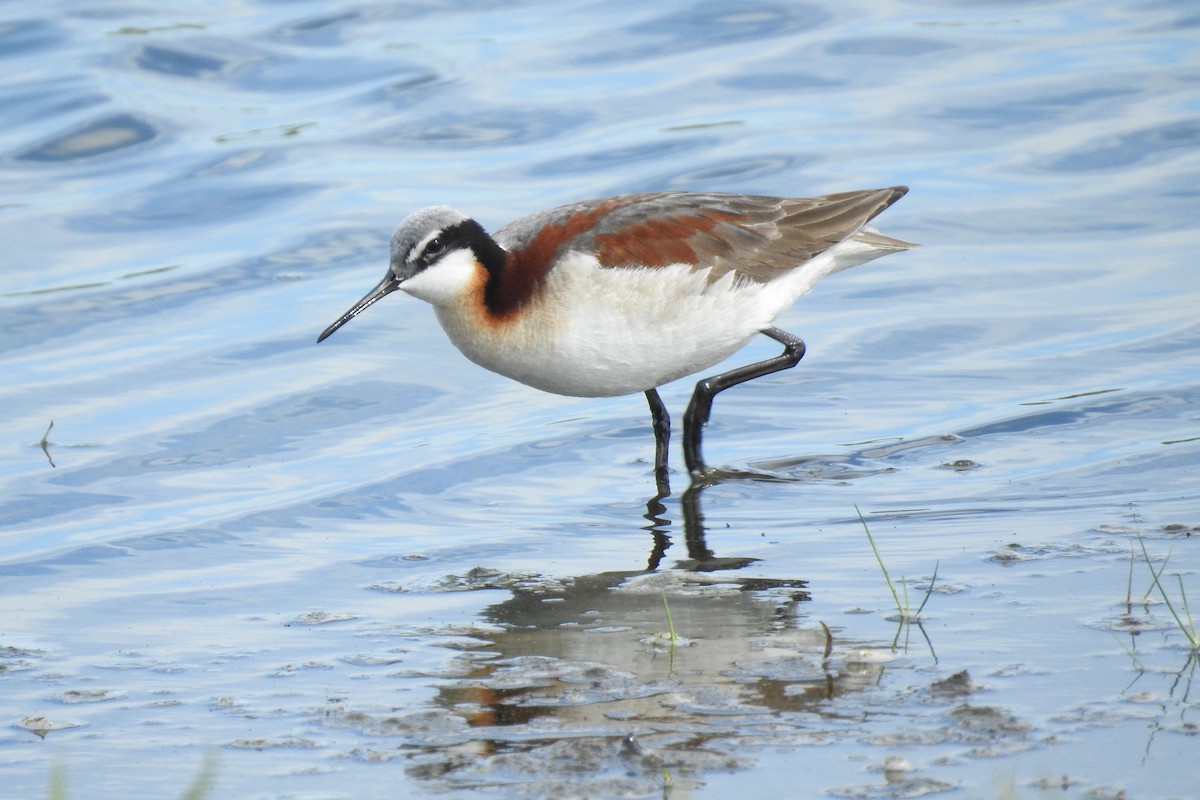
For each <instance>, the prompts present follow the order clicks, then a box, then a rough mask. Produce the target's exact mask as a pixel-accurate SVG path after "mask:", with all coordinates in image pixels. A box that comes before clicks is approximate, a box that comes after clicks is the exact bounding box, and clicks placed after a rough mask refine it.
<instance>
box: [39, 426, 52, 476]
mask: <svg viewBox="0 0 1200 800" xmlns="http://www.w3.org/2000/svg"><path fill="white" fill-rule="evenodd" d="M53 427H54V420H50V424H49V425H47V426H46V432H45V433H43V434H42V440H41V441H40V442H38V444H40V445H41V446H42V452H43V453H45V454H46V460H47V461H49V462H50V466H51V467H57V465H56V464H55V463H54V459H53V458H51V457H50V448H49V444H50V442H49V440H48V439H47V437H48V436H49V435H50V430H51V428H53Z"/></svg>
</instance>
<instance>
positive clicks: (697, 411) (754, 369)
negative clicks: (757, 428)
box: [651, 328, 804, 475]
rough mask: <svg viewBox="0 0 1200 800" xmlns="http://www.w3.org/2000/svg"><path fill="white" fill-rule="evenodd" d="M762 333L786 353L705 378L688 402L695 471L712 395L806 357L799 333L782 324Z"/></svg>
mask: <svg viewBox="0 0 1200 800" xmlns="http://www.w3.org/2000/svg"><path fill="white" fill-rule="evenodd" d="M762 333H765V334H766V335H767V336H770V337H771V338H772V339H774V340H775V341H777V342H779V343H780V344H782V345H783V353H781V354H780V355H777V356H775V358H768V359H767V360H766V361H758V362H756V363H754V364H747V365H746V366H744V367H738V368H737V369H733V370H730V371H729V372H725V373H722V374H720V375H713V376H712V377H711V378H705V379H704V380H702V381H700V382H699V383H697V384H696V390H695V391H694V392H692V401H691V402H690V403H688V407H687V412H686V413H685V414H684V415H683V460H684V462H685V463H686V464H687V468H688V472H690V473H691V474H692V475H698V474H700V473H702V472H704V470H705V466H704V457H703V456H701V455H700V434H701V431H702V430H703V429H704V426H705V425H707V424H708V417H709V414H711V413H712V402H713V398H714V397H716V396H717V395H718V394H719V393H721V392H723V391H725V390H726V389H728V388H729V387H730V386H737V385H738V384H739V383H745V382H746V381H750V380H754V379H755V378H761V377H762V376H763V375H770V374H771V373H772V372H779V371H780V370H785V369H790V368H791V367H794V366H796V365H797V364H799V363H800V359H802V358H804V341H803V340H802V339H801V338H800V337H799V336H793V335H792V334H790V333H788V332H787V331H782V330H780V329H779V328H765V329H763V331H762ZM651 406H653V403H652V404H651Z"/></svg>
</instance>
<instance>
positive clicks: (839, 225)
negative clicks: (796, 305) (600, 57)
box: [496, 186, 908, 283]
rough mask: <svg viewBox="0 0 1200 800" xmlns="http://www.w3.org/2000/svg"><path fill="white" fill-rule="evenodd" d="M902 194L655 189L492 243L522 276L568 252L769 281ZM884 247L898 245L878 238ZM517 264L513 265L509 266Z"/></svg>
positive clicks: (543, 218)
mask: <svg viewBox="0 0 1200 800" xmlns="http://www.w3.org/2000/svg"><path fill="white" fill-rule="evenodd" d="M907 191H908V189H907V188H906V187H903V186H897V187H893V188H889V189H868V190H864V191H856V192H842V193H839V194H831V195H825V196H823V197H811V198H784V197H754V196H746V195H737V194H722V193H716V192H655V193H650V194H637V195H626V196H622V197H612V198H608V199H604V200H591V201H585V202H582V203H575V204H572V205H568V206H562V207H560V208H555V209H551V210H549V211H545V212H542V213H540V214H535V215H533V216H530V217H525V218H524V219H520V220H517V221H516V222H514V223H511V224H510V225H506V226H505V227H503V228H501V229H500V230H498V231H497V232H496V239H497V240H498V241H499V242H500V243H501V244H502V245H503V246H505V247H506V248H507V249H509V250H510V252H511V253H512V255H513V260H514V261H515V262H517V264H519V265H520V270H519V271H521V272H525V273H526V274H527V275H529V276H530V277H533V275H534V274H537V275H538V278H539V279H540V277H541V276H543V275H544V274H545V271H546V270H548V269H549V267H550V265H551V264H552V263H553V262H554V259H555V258H556V257H557V256H559V255H561V254H562V253H564V252H567V251H569V250H583V251H590V252H594V253H595V254H596V257H597V258H598V259H599V261H600V263H601V265H602V266H605V267H610V268H621V267H655V266H665V265H667V264H694V265H695V266H696V268H697V269H708V268H711V270H712V271H711V273H710V279H711V280H716V279H718V278H720V277H721V276H722V275H725V274H727V273H729V272H735V273H736V274H737V276H738V277H739V278H741V279H744V280H750V281H756V282H763V283H765V282H769V281H771V280H774V279H775V278H777V277H779V276H780V275H782V274H784V273H786V272H788V271H790V270H792V269H795V268H796V267H797V266H800V265H801V264H803V263H804V262H805V261H808V260H809V259H811V258H812V257H813V256H815V255H818V254H820V253H822V252H824V251H825V250H827V249H829V248H830V247H832V246H833V245H835V244H837V243H838V242H841V241H844V240H845V239H848V238H850V237H852V236H854V235H855V234H857V233H858V232H859V230H860V229H861V228H862V226H863V225H865V224H866V223H867V222H869V221H870V220H871V219H872V218H874V217H875V216H876V215H878V214H879V213H880V212H882V211H883V210H884V209H886V208H887V207H888V206H890V205H891V204H892V203H894V202H896V201H897V200H899V199H900V198H901V197H903V196H904V194H905V193H906V192H907ZM864 235H865V236H866V235H869V236H872V237H877V238H878V240H879V241H878V242H877V243H878V244H879V245H881V246H884V247H887V246H889V245H888V243H891V245H890V246H893V247H897V248H900V247H904V246H907V245H906V244H905V243H903V242H899V241H897V240H894V239H888V238H887V237H884V236H880V235H878V234H864ZM514 266H516V264H514Z"/></svg>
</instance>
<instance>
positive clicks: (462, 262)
mask: <svg viewBox="0 0 1200 800" xmlns="http://www.w3.org/2000/svg"><path fill="white" fill-rule="evenodd" d="M479 269H480V267H479V264H478V262H476V261H475V256H474V254H473V253H472V252H471V251H470V250H455V251H454V252H452V253H447V254H446V255H445V256H444V257H443V258H441V259H439V260H438V261H437V262H436V263H435V264H433V265H432V266H430V267H427V268H426V269H424V270H422V271H421V272H418V273H417V274H416V275H414V276H412V277H411V278H409V279H408V280H406V281H405V282H404V283H402V284H400V288H401V289H402V290H403V291H405V292H407V293H408V294H411V295H412V296H413V297H416V298H419V299H421V300H424V301H425V302H427V303H432V304H433V305H435V306H445V305H449V304H451V303H453V302H454V301H456V300H458V299H459V298H461V297H462V295H463V293H464V292H466V291H467V289H468V287H470V286H471V285H472V284H473V282H474V281H475V280H476V273H477V272H478V270H479Z"/></svg>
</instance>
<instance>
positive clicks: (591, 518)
mask: <svg viewBox="0 0 1200 800" xmlns="http://www.w3.org/2000/svg"><path fill="white" fill-rule="evenodd" d="M1196 32H1197V18H1196V16H1195V15H1194V14H1193V13H1191V11H1190V10H1189V9H1188V8H1187V7H1185V6H1183V5H1180V4H1174V3H1115V4H1114V3H1109V4H1100V5H1098V4H1094V3H1084V2H1077V3H1070V2H1067V3H1039V4H1027V5H1023V6H1022V5H1017V6H1014V5H1012V4H1008V3H995V4H971V5H970V6H969V7H958V6H957V5H954V4H939V3H900V2H872V3H851V4H845V3H840V4H834V3H808V4H800V3H789V4H752V5H750V6H739V7H738V10H736V11H731V10H729V7H728V6H727V5H726V4H718V3H691V4H689V3H667V4H658V5H645V4H641V5H639V4H632V3H611V2H610V3H573V4H566V5H562V4H559V5H556V6H553V7H551V6H547V5H544V4H519V3H508V4H503V5H496V4H484V3H477V4H450V3H426V4H421V5H405V6H394V7H393V6H388V5H372V4H353V3H338V4H328V3H303V2H298V3H286V4H279V3H224V4H216V5H213V4H202V3H194V4H190V5H189V4H176V5H175V7H173V8H172V9H171V10H170V11H163V10H161V9H160V8H159V7H158V6H156V5H154V4H141V5H139V4H122V5H106V4H102V3H87V4H84V3H68V2H58V3H55V2H49V3H43V4H41V5H39V6H38V7H37V8H36V9H33V8H32V7H29V6H26V5H21V4H16V3H9V4H5V5H3V6H0V60H2V61H3V63H4V65H5V67H6V68H5V70H4V72H3V78H0V101H2V102H0V109H2V110H0V119H3V121H4V124H3V125H2V126H0V175H2V178H3V186H4V187H5V191H4V195H3V199H2V200H0V240H2V241H3V242H4V243H5V244H4V255H5V261H6V269H5V272H4V276H5V277H4V280H3V282H2V284H0V342H2V347H0V353H2V354H0V364H2V365H3V367H2V368H3V374H4V376H5V381H4V382H3V384H2V385H0V409H2V410H3V412H4V413H3V414H2V415H0V487H2V490H0V574H2V575H3V580H2V581H0V620H3V624H2V625H0V682H3V698H4V700H3V701H2V704H0V709H2V711H3V721H4V725H3V727H2V728H0V753H2V756H0V783H2V784H3V785H4V786H6V787H11V788H9V789H6V790H5V791H6V792H12V796H14V797H16V796H21V797H38V796H45V795H46V792H47V785H48V782H49V779H50V774H51V772H52V765H54V764H60V765H62V766H63V767H64V768H65V769H66V771H67V774H68V776H69V780H70V783H71V786H72V788H73V792H72V796H78V797H124V796H176V795H179V794H181V793H182V792H183V791H184V788H185V787H186V786H187V784H188V783H189V782H190V781H191V780H192V778H193V777H194V776H195V775H196V774H197V773H198V772H199V771H200V769H201V765H202V763H203V762H204V760H205V758H206V757H211V759H212V761H213V764H214V765H215V766H214V770H215V785H214V789H213V796H214V797H294V798H335V797H351V796H355V797H357V796H363V795H368V796H372V795H377V794H378V795H383V794H385V793H386V794H387V795H389V796H422V795H434V794H436V795H449V796H455V797H463V798H468V797H472V798H473V797H485V796H532V797H610V796H636V797H640V796H667V797H714V798H715V797H728V796H730V795H731V794H733V793H737V794H738V795H740V796H748V797H764V798H766V797H782V796H797V797H810V796H811V797H818V796H828V797H851V798H859V797H865V798H871V797H899V796H909V797H912V796H921V795H924V794H931V793H937V794H940V795H942V796H947V797H962V798H977V797H991V796H997V795H1001V796H1004V793H1005V792H1007V791H1009V788H1010V787H1012V793H1013V794H1014V795H1015V796H1019V797H1040V796H1063V797H1116V796H1119V793H1120V792H1122V791H1123V792H1125V793H1126V796H1128V797H1137V798H1183V797H1190V796H1191V795H1192V793H1193V792H1194V786H1195V780H1196V777H1197V771H1196V769H1195V767H1194V766H1193V762H1194V760H1195V757H1194V756H1195V752H1196V747H1197V742H1198V739H1197V736H1198V735H1200V728H1198V727H1197V726H1198V725H1200V719H1198V717H1197V714H1198V712H1197V701H1196V696H1197V695H1196V692H1195V691H1193V690H1192V686H1191V684H1192V680H1193V679H1194V677H1195V674H1196V672H1195V667H1196V661H1195V659H1194V658H1190V655H1191V654H1190V651H1189V648H1188V646H1187V641H1186V638H1185V636H1184V634H1183V633H1182V632H1181V631H1180V629H1179V628H1178V627H1177V626H1176V624H1175V622H1174V621H1173V620H1172V618H1171V616H1170V613H1169V610H1168V609H1167V607H1166V605H1165V604H1164V603H1163V602H1162V601H1161V597H1160V596H1159V594H1158V592H1157V590H1155V589H1154V588H1153V586H1152V581H1151V577H1150V570H1149V568H1148V566H1147V564H1146V563H1145V559H1144V558H1143V556H1142V552H1141V549H1140V545H1139V543H1138V537H1140V538H1141V539H1142V541H1143V542H1144V544H1145V547H1146V550H1147V553H1148V554H1149V556H1150V558H1151V559H1152V560H1153V561H1154V563H1155V564H1157V565H1159V566H1161V565H1162V563H1163V560H1164V559H1167V558H1168V556H1169V561H1168V562H1167V566H1166V569H1165V571H1164V573H1163V581H1162V584H1163V586H1164V588H1166V589H1167V591H1168V594H1170V595H1171V596H1172V598H1173V600H1174V601H1175V604H1176V605H1177V606H1178V605H1179V600H1180V597H1179V586H1180V584H1179V583H1178V582H1177V579H1176V578H1175V577H1174V576H1175V575H1176V574H1179V575H1181V576H1182V582H1183V585H1184V586H1185V587H1187V588H1189V589H1191V593H1192V595H1193V603H1194V596H1195V595H1196V594H1197V593H1198V590H1197V589H1196V586H1197V581H1198V578H1197V574H1198V572H1200V555H1198V554H1197V551H1196V542H1197V539H1198V537H1197V536H1196V535H1195V534H1196V532H1197V531H1200V515H1198V511H1197V508H1198V504H1197V498H1198V496H1200V492H1198V490H1197V486H1198V485H1200V480H1198V479H1200V427H1198V425H1200V371H1198V370H1197V361H1196V353H1197V345H1198V344H1200V323H1198V319H1200V318H1198V316H1197V314H1196V311H1195V309H1196V308H1198V307H1200V283H1198V282H1197V280H1196V279H1195V270H1194V255H1193V253H1194V251H1195V248H1196V246H1197V244H1200V234H1198V233H1197V227H1196V222H1195V217H1196V213H1195V212H1196V209H1197V200H1198V196H1200V191H1198V190H1197V188H1196V187H1197V186H1200V147H1198V145H1200V88H1198V87H1200V58H1198V56H1197V53H1198V52H1200V51H1198V50H1197V48H1196ZM896 183H905V184H908V185H910V186H911V187H912V191H911V193H910V194H909V195H908V196H907V197H906V198H904V199H903V200H902V201H901V202H900V203H898V204H897V205H896V206H895V207H893V208H892V209H890V210H888V211H887V212H886V214H885V215H884V216H883V217H882V218H881V219H880V221H879V222H880V227H881V228H882V229H883V230H884V231H885V232H887V233H889V234H892V235H895V236H898V237H901V238H904V239H908V240H912V241H917V242H920V243H922V245H923V247H922V248H921V249H920V250H916V251H913V252H909V253H903V254H898V255H894V256H889V257H888V258H886V259H884V260H881V261H878V262H874V263H872V264H869V265H866V266H864V267H861V268H858V269H856V270H852V271H850V272H846V273H842V274H839V275H837V276H835V277H833V278H831V279H829V280H828V281H827V282H825V283H823V284H822V285H820V286H819V287H818V288H817V289H816V290H815V291H814V292H813V293H812V294H811V295H810V296H808V297H806V298H804V299H802V300H801V301H800V302H799V303H798V304H797V305H796V307H795V308H794V309H792V310H791V311H790V312H788V313H787V314H786V315H785V316H784V317H783V318H782V319H781V320H780V325H781V326H782V327H784V328H787V329H788V330H792V331H794V332H796V333H797V334H799V335H801V336H803V337H804V338H805V340H806V341H807V343H808V346H809V352H808V355H807V356H806V357H805V359H804V361H803V362H802V363H801V365H800V366H799V367H797V368H796V369H794V370H792V371H789V372H787V373H783V374H780V375H776V376H773V377H771V378H767V379H763V380H760V381H757V382H755V383H754V384H753V385H751V386H746V387H741V388H738V389H734V390H731V391H730V392H728V393H726V394H724V395H722V396H721V397H720V399H719V400H718V401H717V404H716V407H715V411H714V415H713V420H712V423H711V425H710V426H709V429H708V431H707V435H706V438H705V447H706V455H707V456H708V457H709V459H710V460H711V461H712V462H714V463H716V464H720V465H723V466H725V467H727V468H729V469H730V470H734V471H748V472H752V473H754V474H755V475H756V478H753V479H752V478H736V479H735V478H730V479H727V480H722V481H718V482H716V483H715V484H714V485H711V486H707V487H701V488H697V489H696V490H693V491H690V492H684V491H683V490H684V489H685V488H686V480H685V476H684V475H683V474H681V473H679V472H675V473H674V474H673V476H672V477H673V483H674V488H675V490H676V493H675V494H674V495H672V496H670V497H667V498H664V499H662V500H661V501H656V500H655V499H654V496H655V487H654V480H653V476H652V474H651V470H650V468H649V464H648V461H649V460H650V459H652V457H653V446H652V440H651V438H650V433H649V429H648V414H647V412H646V409H645V403H644V400H643V399H642V398H641V397H636V396H635V397H628V398H614V399H610V400H576V399H570V398H560V397H553V396H549V395H544V394H541V393H538V392H535V391H533V390H530V389H527V388H525V387H522V386H519V385H515V384H512V383H510V382H508V381H506V380H504V379H502V378H500V377H498V376H495V375H491V374H489V373H486V372H484V371H482V370H480V369H478V368H477V367H475V366H473V365H472V364H470V363H468V362H467V361H466V360H465V359H463V358H462V357H461V356H459V355H458V354H457V352H455V351H454V350H453V348H452V346H451V345H449V344H448V343H447V342H446V341H445V339H444V336H443V334H442V333H441V331H440V330H439V329H438V328H437V325H436V322H435V321H434V319H433V315H432V313H431V311H430V309H429V308H428V307H426V306H424V305H423V304H421V303H420V302H418V301H415V300H412V299H411V298H405V297H400V296H396V297H392V298H388V300H386V301H384V302H383V303H381V304H380V305H378V306H377V307H375V308H373V309H372V310H371V311H370V312H368V313H367V314H365V315H364V316H363V317H362V318H360V319H358V320H356V321H355V322H354V323H353V324H352V325H350V326H348V327H347V328H345V329H344V330H342V331H340V332H339V333H338V335H337V336H336V337H334V338H332V339H330V340H329V341H327V342H325V343H323V344H322V345H320V346H319V347H318V346H316V345H315V344H314V339H315V337H316V334H317V333H318V332H319V331H320V330H321V329H322V328H324V327H325V326H326V325H327V324H328V323H329V322H331V321H332V320H333V319H335V318H336V317H337V316H338V315H339V314H340V313H341V312H342V311H343V310H345V308H346V307H348V306H349V305H350V303H352V302H353V301H354V300H356V299H357V298H358V297H359V296H360V295H361V294H362V293H363V292H365V291H366V290H367V289H368V288H369V287H370V286H372V285H373V284H374V283H375V281H376V280H378V278H379V277H380V276H381V275H382V274H383V269H384V266H385V258H386V244H387V237H388V235H389V233H390V231H391V229H392V227H393V226H394V225H395V224H396V222H397V221H398V220H399V219H400V218H401V217H403V216H404V215H405V214H406V213H408V212H409V211H411V210H413V209H415V208H418V207H420V206H424V205H429V204H433V203H452V204H453V205H455V206H456V207H458V208H460V209H462V210H464V211H467V212H468V213H471V214H473V215H475V216H476V217H478V218H479V219H480V221H481V222H483V223H484V224H485V225H486V226H488V227H493V228H494V227H496V226H498V225H500V224H502V223H504V222H506V221H508V220H509V219H511V218H514V217H516V216H518V215H521V214H524V213H528V212H532V211H535V210H538V209H541V208H546V207H549V206H552V205H554V204H557V203H560V202H567V201H570V200H574V199H580V198H584V197H592V196H600V195H605V194H611V193H618V192H626V191H638V190H647V189H659V188H694V189H711V190H725V191H740V192H761V193H770V194H800V195H803V194H816V193H821V192H826V191H837V190H842V189H850V188H863V187H867V186H875V185H879V186H883V185H890V184H896ZM773 347H774V345H773V343H769V342H767V341H765V340H764V341H763V342H762V343H755V344H752V345H751V346H750V347H748V348H747V349H746V351H744V352H743V353H741V354H739V356H738V357H736V358H735V360H734V361H732V362H731V364H732V363H743V362H747V361H750V360H753V359H756V358H763V357H767V356H769V355H771V354H772V353H773ZM690 388H691V387H690V384H689V383H688V382H687V381H681V382H679V384H677V385H672V386H669V387H667V388H666V389H665V390H664V392H663V396H664V399H665V400H666V401H667V404H668V406H669V407H670V408H671V409H672V412H673V413H674V414H675V415H676V417H677V418H679V417H681V412H682V409H683V407H684V405H685V404H686V401H687V397H688V394H689V393H690ZM51 420H53V423H54V425H53V428H52V429H50V430H49V431H48V432H46V429H47V426H48V425H49V423H50V422H51ZM43 432H46V435H45V447H44V448H43V447H42V446H41V445H40V444H39V440H41V439H43ZM672 456H673V458H674V459H675V460H676V461H679V460H680V457H679V456H680V454H679V453H678V451H677V450H676V451H675V452H673V454H672ZM856 506H857V507H858V508H859V509H861V510H862V513H863V515H864V517H865V519H866V521H867V523H868V524H869V526H870V529H871V532H872V533H873V535H874V537H875V540H876V543H877V544H878V545H879V548H880V550H881V552H882V555H883V557H884V559H885V562H886V564H887V566H888V568H889V570H890V573H891V575H892V577H893V578H894V579H895V580H896V581H897V583H898V584H899V586H900V588H903V589H906V590H907V595H908V601H909V602H910V604H911V605H912V606H913V607H915V606H917V605H918V604H919V603H920V602H921V600H922V598H923V597H924V594H925V589H926V587H928V586H929V583H930V581H931V579H932V577H933V575H934V571H935V570H936V580H933V581H932V582H933V593H932V595H931V596H930V598H929V600H928V603H927V605H926V606H925V609H924V612H923V622H922V626H921V627H920V628H918V627H916V626H906V625H903V624H899V623H897V622H896V621H895V620H894V618H893V617H894V615H895V609H894V607H893V604H892V598H891V595H890V593H889V591H888V588H887V585H886V583H885V582H884V580H883V578H882V576H881V574H880V571H879V568H878V566H877V564H876V563H875V560H874V557H873V556H872V554H871V550H870V547H869V544H868V542H867V539H866V536H865V535H864V533H863V527H862V523H861V522H860V520H859V518H858V515H857V513H856V510H855V507H856ZM664 601H665V603H666V605H665V606H664ZM667 609H669V610H670V618H671V623H673V626H674V629H675V631H676V633H677V636H678V637H681V638H678V639H676V640H675V641H672V639H671V637H670V636H669V635H667V631H668V629H669V625H668V621H667ZM823 625H825V626H828V628H829V631H830V633H829V635H828V636H826V633H825V629H824V628H823V627H822V626H823ZM827 650H828V652H827ZM964 672H965V673H966V674H965V675H962V674H961V673H964Z"/></svg>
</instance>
